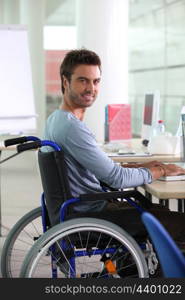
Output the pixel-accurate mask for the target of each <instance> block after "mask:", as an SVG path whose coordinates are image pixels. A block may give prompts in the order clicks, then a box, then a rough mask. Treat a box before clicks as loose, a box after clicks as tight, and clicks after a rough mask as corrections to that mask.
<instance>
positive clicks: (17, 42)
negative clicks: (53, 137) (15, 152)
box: [0, 25, 36, 134]
mask: <svg viewBox="0 0 185 300" xmlns="http://www.w3.org/2000/svg"><path fill="white" fill-rule="evenodd" d="M35 131H36V113H35V103H34V93H33V84H32V72H31V61H30V54H29V46H28V34H27V30H26V28H25V27H23V26H7V25H6V26H0V134H21V133H29V132H35Z"/></svg>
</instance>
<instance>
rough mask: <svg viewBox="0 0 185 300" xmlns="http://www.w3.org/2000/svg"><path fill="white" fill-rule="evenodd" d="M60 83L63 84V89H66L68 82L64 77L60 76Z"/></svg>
mask: <svg viewBox="0 0 185 300" xmlns="http://www.w3.org/2000/svg"><path fill="white" fill-rule="evenodd" d="M62 82H63V87H64V88H66V87H67V84H68V80H67V78H66V77H65V76H64V75H62Z"/></svg>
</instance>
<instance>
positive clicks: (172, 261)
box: [141, 212, 185, 278]
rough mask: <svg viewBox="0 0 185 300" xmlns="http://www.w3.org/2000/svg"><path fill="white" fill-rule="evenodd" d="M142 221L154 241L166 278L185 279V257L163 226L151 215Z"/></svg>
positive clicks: (148, 214) (146, 214)
mask: <svg viewBox="0 0 185 300" xmlns="http://www.w3.org/2000/svg"><path fill="white" fill-rule="evenodd" d="M141 218H142V221H143V223H144V225H145V227H146V229H147V231H148V233H149V235H150V237H151V239H152V242H153V244H154V247H155V249H156V252H157V254H158V258H159V261H160V264H161V267H162V270H163V273H164V277H177V278H180V277H185V257H184V256H183V254H182V252H181V250H180V249H179V248H178V246H177V245H176V243H175V241H174V240H173V239H172V237H171V236H170V234H169V233H168V232H167V231H166V229H165V228H164V227H163V225H162V224H161V223H160V222H159V221H158V220H157V219H156V218H155V217H154V216H153V215H152V214H150V213H148V212H143V213H142V216H141Z"/></svg>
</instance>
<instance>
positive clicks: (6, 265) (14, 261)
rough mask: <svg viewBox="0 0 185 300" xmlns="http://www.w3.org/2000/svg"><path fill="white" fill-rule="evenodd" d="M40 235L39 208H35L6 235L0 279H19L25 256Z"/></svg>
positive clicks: (41, 231) (40, 219)
mask: <svg viewBox="0 0 185 300" xmlns="http://www.w3.org/2000/svg"><path fill="white" fill-rule="evenodd" d="M42 234H43V229H42V218H41V207H37V208H35V209H33V210H32V211H30V212H28V213H27V214H26V215H24V216H23V217H22V218H21V219H20V220H19V221H18V222H17V223H16V224H15V225H14V226H13V227H12V229H11V230H10V232H9V233H8V235H7V237H6V240H5V243H4V245H3V249H2V254H1V272H2V277H4V278H14V277H19V273H20V269H21V265H22V262H23V260H24V258H25V256H26V254H27V253H28V251H29V249H30V248H31V247H32V245H33V244H34V243H35V240H37V239H38V238H39V237H40V236H41V235H42Z"/></svg>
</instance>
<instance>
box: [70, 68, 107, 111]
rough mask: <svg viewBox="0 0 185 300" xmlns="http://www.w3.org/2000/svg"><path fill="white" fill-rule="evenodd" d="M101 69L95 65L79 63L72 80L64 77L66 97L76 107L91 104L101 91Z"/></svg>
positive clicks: (84, 106)
mask: <svg viewBox="0 0 185 300" xmlns="http://www.w3.org/2000/svg"><path fill="white" fill-rule="evenodd" d="M100 75H101V74H100V69H99V67H98V66H94V65H79V66H77V67H76V68H75V69H74V71H73V73H72V75H71V80H70V82H69V81H68V80H67V79H66V78H64V87H65V94H64V95H65V99H66V101H67V102H69V104H70V105H72V106H73V107H75V108H86V107H89V106H91V105H92V104H93V103H94V101H95V99H96V97H97V95H98V92H99V86H100Z"/></svg>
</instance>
